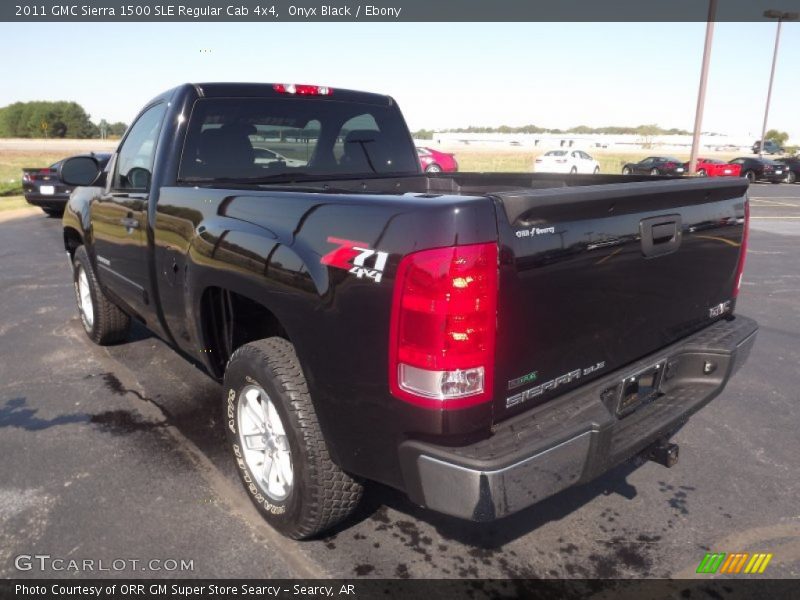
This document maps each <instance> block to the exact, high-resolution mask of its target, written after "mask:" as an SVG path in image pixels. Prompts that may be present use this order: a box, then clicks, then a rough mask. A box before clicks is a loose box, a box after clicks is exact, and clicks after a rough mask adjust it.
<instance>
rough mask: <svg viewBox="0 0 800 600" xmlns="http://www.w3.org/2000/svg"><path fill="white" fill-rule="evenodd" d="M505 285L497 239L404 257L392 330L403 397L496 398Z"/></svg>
mask: <svg viewBox="0 0 800 600" xmlns="http://www.w3.org/2000/svg"><path fill="white" fill-rule="evenodd" d="M497 287H498V283H497V245H496V244H495V243H488V244H474V245H470V246H453V247H450V248H436V249H434V250H423V251H421V252H415V253H413V254H409V255H407V256H406V257H405V258H403V260H402V261H400V265H399V266H398V269H397V278H396V280H395V287H394V299H393V304H392V320H391V329H390V335H389V383H390V388H391V392H392V394H393V395H394V396H395V397H397V398H399V399H401V400H404V401H406V402H410V403H412V404H417V405H419V406H424V407H427V408H436V409H454V408H463V407H465V406H472V405H474V404H480V403H482V402H486V401H488V400H489V399H490V398H491V396H492V383H493V380H494V344H495V333H496V308H497Z"/></svg>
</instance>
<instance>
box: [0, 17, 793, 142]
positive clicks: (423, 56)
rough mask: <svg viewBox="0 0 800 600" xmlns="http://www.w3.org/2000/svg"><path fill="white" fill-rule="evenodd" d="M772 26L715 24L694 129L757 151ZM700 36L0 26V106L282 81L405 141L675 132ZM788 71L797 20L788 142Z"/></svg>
mask: <svg viewBox="0 0 800 600" xmlns="http://www.w3.org/2000/svg"><path fill="white" fill-rule="evenodd" d="M775 27H776V26H775V23H774V22H769V23H766V22H765V23H717V25H716V29H715V34H714V46H713V51H712V58H711V70H710V77H709V87H708V95H707V102H706V117H705V119H704V123H703V130H704V131H716V132H720V133H729V134H735V135H752V136H753V138H754V139H755V138H756V137H758V135H759V134H760V130H761V121H762V119H763V111H764V103H765V99H766V92H767V83H768V79H769V68H770V61H771V59H772V50H773V44H774V38H775ZM704 35H705V23H565V24H560V23H485V24H484V23H422V24H420V23H385V24H384V23H370V24H367V23H344V24H336V23H266V24H257V23H214V24H211V23H158V24H114V23H93V24H83V23H75V24H69V23H58V24H57V23H25V24H13V25H12V24H8V23H3V24H0V56H2V61H0V81H2V82H3V86H2V88H0V106H4V105H6V104H9V103H11V102H15V101H19V100H23V101H24V100H34V99H46V100H62V99H63V100H76V101H78V102H80V103H81V104H82V105H83V106H84V107H85V108H86V109H87V110H88V111H89V113H90V114H91V115H92V118H93V119H94V120H99V119H100V118H106V119H107V120H109V121H117V120H122V121H126V122H130V120H131V119H132V118H133V117H134V115H135V114H136V112H137V111H138V110H139V108H140V107H141V105H142V104H143V103H144V102H146V101H147V100H148V99H149V98H151V97H152V96H154V95H156V94H157V93H159V92H161V91H163V90H164V89H167V88H170V87H172V86H174V85H176V84H178V83H183V82H186V81H286V82H299V83H320V84H326V85H330V86H332V87H334V88H335V87H348V88H354V89H363V90H368V91H376V92H381V93H387V94H390V95H392V96H393V97H394V98H395V99H396V100H397V101H398V102H399V104H400V106H401V108H402V109H403V112H404V113H405V115H406V119H407V120H408V122H409V125H410V126H411V127H412V128H413V129H418V128H422V127H425V128H446V127H458V126H467V125H500V124H509V125H522V124H526V123H535V124H537V125H540V126H545V127H569V126H573V125H580V124H584V125H590V126H600V125H638V124H642V123H658V124H659V125H661V126H664V127H680V128H685V129H691V128H692V126H693V123H694V111H695V103H696V100H697V86H698V81H699V75H700V63H701V58H702V50H703V41H704ZM201 50H204V52H201ZM15 56H18V57H20V60H18V61H16V60H13V57H15ZM798 66H800V22H795V23H785V24H784V26H783V34H782V38H781V48H780V54H779V58H778V68H777V72H776V77H775V84H774V89H773V100H772V105H771V108H770V120H769V126H770V127H776V128H778V129H782V130H785V131H788V132H789V133H790V135H791V137H792V138H793V140H794V141H795V142H798V141H800V77H798V75H797V74H798Z"/></svg>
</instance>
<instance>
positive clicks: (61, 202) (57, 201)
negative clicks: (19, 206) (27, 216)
mask: <svg viewBox="0 0 800 600" xmlns="http://www.w3.org/2000/svg"><path fill="white" fill-rule="evenodd" d="M25 200H26V201H27V202H28V204H33V205H34V206H38V207H40V208H62V209H63V208H64V207H65V206H66V205H67V201H68V200H69V194H34V193H26V194H25Z"/></svg>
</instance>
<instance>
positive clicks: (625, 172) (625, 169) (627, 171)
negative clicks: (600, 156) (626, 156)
mask: <svg viewBox="0 0 800 600" xmlns="http://www.w3.org/2000/svg"><path fill="white" fill-rule="evenodd" d="M622 174H623V175H630V174H631V169H630V167H622Z"/></svg>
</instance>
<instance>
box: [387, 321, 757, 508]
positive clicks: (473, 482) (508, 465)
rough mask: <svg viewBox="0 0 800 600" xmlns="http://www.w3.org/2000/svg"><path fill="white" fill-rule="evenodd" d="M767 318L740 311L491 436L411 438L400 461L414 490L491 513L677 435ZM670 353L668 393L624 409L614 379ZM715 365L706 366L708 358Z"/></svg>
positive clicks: (428, 501)
mask: <svg viewBox="0 0 800 600" xmlns="http://www.w3.org/2000/svg"><path fill="white" fill-rule="evenodd" d="M757 331H758V324H757V323H756V322H755V321H753V320H752V319H748V318H746V317H740V316H737V317H736V318H735V319H732V320H730V321H718V322H716V323H714V324H712V325H710V326H709V327H707V328H705V329H703V330H701V331H699V332H698V333H695V334H693V335H691V336H689V337H687V338H684V339H683V340H681V341H679V342H677V343H675V344H673V345H671V346H669V347H667V348H664V349H663V350H661V351H660V352H658V353H655V354H652V355H650V356H648V357H645V358H643V359H641V360H640V361H637V362H636V363H634V364H631V365H628V366H627V367H625V368H623V369H620V370H618V371H615V372H613V373H610V374H608V375H606V376H604V377H601V378H599V379H597V380H595V381H593V382H592V383H590V384H587V385H586V386H583V387H581V388H579V389H577V390H574V391H572V392H570V393H568V394H565V395H564V396H561V397H559V398H556V399H554V400H552V401H551V402H548V403H546V404H544V405H542V406H539V407H535V408H532V409H531V410H530V411H528V412H526V413H524V414H522V415H519V416H517V417H514V418H512V419H508V420H507V421H504V422H502V423H500V424H498V425H497V426H496V428H495V431H494V434H493V435H492V437H490V438H488V439H485V440H481V441H480V442H477V443H475V444H473V445H471V446H464V447H446V446H438V445H434V444H430V443H427V442H421V441H417V440H408V441H406V442H403V443H402V444H401V445H400V449H399V452H400V463H401V467H402V470H403V477H404V480H405V488H406V492H407V493H408V495H409V497H410V498H411V499H412V500H413V501H414V502H416V503H418V504H420V505H422V506H426V507H428V508H430V509H433V510H436V511H438V512H442V513H446V514H450V515H453V516H456V517H461V518H464V519H470V520H473V521H491V520H493V519H497V518H500V517H503V516H506V515H509V514H512V513H514V512H517V511H519V510H521V509H523V508H526V507H528V506H530V505H532V504H535V503H536V502H539V501H541V500H543V499H544V498H547V497H548V496H552V495H553V494H555V493H557V492H559V491H561V490H563V489H565V488H567V487H570V486H572V485H575V484H578V483H583V482H586V481H589V480H591V479H594V478H595V477H597V476H599V475H601V474H603V473H605V472H606V471H608V470H609V469H611V468H612V467H614V466H615V465H617V464H619V463H621V462H623V461H625V460H627V459H629V458H631V457H633V456H635V455H636V454H638V453H640V452H641V451H642V450H644V449H646V448H647V447H648V446H650V445H651V444H653V443H654V442H656V441H658V440H662V439H666V438H668V437H669V436H670V435H672V434H673V433H674V432H675V431H676V430H677V429H678V428H680V427H681V426H682V425H683V424H684V423H685V422H686V420H687V419H688V418H689V416H690V415H692V414H693V413H694V412H696V411H697V410H699V409H700V408H702V407H703V406H705V405H706V404H707V403H708V402H710V401H711V400H712V399H713V398H714V397H715V396H717V395H718V394H719V393H720V392H721V391H722V389H723V388H724V387H725V384H726V383H727V382H728V380H729V379H730V377H731V376H732V375H733V374H734V373H735V372H736V370H737V369H738V368H739V367H740V366H741V365H742V364H743V363H744V362H745V360H746V359H747V356H748V354H749V353H750V349H751V348H752V346H753V343H754V342H755V338H756V333H757ZM662 361H666V364H667V365H668V367H667V371H666V373H665V376H664V380H663V381H662V385H661V391H662V392H663V395H661V396H660V397H659V398H657V399H656V400H655V401H653V402H651V403H649V404H645V405H643V406H640V407H639V408H638V409H637V410H636V411H634V412H633V413H631V414H629V415H627V416H625V417H622V418H620V417H618V416H617V415H616V406H615V404H616V395H614V397H613V399H612V398H611V396H612V394H611V393H610V392H609V390H610V389H612V388H614V387H615V386H617V384H618V383H619V382H621V381H622V380H623V379H624V378H625V377H627V376H630V375H632V374H635V373H637V372H639V371H641V370H642V369H645V368H648V367H650V366H652V365H654V364H656V363H659V362H662ZM706 362H709V363H711V364H713V365H714V370H713V372H711V373H708V374H705V373H704V364H705V363H706Z"/></svg>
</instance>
